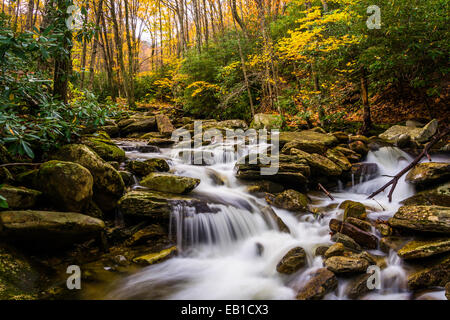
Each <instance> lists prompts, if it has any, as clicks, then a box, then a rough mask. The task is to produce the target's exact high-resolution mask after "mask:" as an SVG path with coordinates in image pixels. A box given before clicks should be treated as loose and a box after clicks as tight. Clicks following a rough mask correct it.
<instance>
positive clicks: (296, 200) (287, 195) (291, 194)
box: [273, 189, 308, 212]
mask: <svg viewBox="0 0 450 320" xmlns="http://www.w3.org/2000/svg"><path fill="white" fill-rule="evenodd" d="M273 205H274V206H276V207H278V208H282V209H286V210H290V211H297V212H307V211H308V198H307V197H306V195H304V194H303V193H300V192H298V191H295V190H292V189H289V190H286V191H283V192H282V193H280V194H278V195H277V196H276V197H275V198H274V199H273Z"/></svg>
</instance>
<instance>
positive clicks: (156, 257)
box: [133, 247, 177, 266]
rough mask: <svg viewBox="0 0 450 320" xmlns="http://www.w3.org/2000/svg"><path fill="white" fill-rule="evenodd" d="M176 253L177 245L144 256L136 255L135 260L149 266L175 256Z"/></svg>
mask: <svg viewBox="0 0 450 320" xmlns="http://www.w3.org/2000/svg"><path fill="white" fill-rule="evenodd" d="M176 253H177V247H170V248H168V249H164V250H162V251H161V252H156V253H150V254H146V255H144V256H139V257H136V258H134V259H133V262H135V263H138V264H142V265H147V266H149V265H152V264H155V263H159V262H162V261H164V260H167V259H169V258H170V257H172V256H174V255H175V254H176Z"/></svg>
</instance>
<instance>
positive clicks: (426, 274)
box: [408, 254, 450, 290]
mask: <svg viewBox="0 0 450 320" xmlns="http://www.w3.org/2000/svg"><path fill="white" fill-rule="evenodd" d="M448 282H450V255H448V254H447V255H446V256H445V257H442V258H438V259H437V260H435V261H433V262H430V263H426V264H425V267H424V268H422V269H421V270H418V271H416V272H414V273H412V274H410V275H409V277H408V287H409V288H410V289H412V290H417V289H424V288H430V287H436V286H438V287H443V286H445V285H446V284H447V283H448Z"/></svg>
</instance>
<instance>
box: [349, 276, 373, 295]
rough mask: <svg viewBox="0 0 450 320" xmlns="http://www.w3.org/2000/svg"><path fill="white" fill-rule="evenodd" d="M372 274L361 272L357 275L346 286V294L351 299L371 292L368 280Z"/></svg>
mask: <svg viewBox="0 0 450 320" xmlns="http://www.w3.org/2000/svg"><path fill="white" fill-rule="evenodd" d="M370 276H371V274H370V273H368V274H361V275H359V276H357V277H356V278H355V279H353V280H351V281H350V283H349V284H348V286H347V288H346V292H345V293H346V295H347V297H349V298H350V299H354V300H355V299H359V298H362V297H363V296H364V295H366V294H367V293H369V292H370V291H371V290H370V289H369V286H368V285H367V281H368V280H369V278H370Z"/></svg>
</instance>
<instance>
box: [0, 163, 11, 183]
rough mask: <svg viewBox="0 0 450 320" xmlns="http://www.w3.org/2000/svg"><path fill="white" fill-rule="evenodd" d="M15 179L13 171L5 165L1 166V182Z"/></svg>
mask: <svg viewBox="0 0 450 320" xmlns="http://www.w3.org/2000/svg"><path fill="white" fill-rule="evenodd" d="M13 180H14V176H13V175H12V173H11V172H10V171H9V170H8V169H7V168H5V167H1V168H0V184H3V183H9V182H12V181H13Z"/></svg>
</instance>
